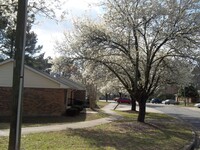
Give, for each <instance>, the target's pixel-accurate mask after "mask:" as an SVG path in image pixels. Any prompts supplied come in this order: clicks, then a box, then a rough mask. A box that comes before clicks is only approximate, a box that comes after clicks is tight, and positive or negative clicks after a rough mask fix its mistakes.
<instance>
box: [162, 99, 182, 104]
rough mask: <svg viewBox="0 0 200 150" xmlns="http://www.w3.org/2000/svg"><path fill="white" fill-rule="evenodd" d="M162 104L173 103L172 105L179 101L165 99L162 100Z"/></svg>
mask: <svg viewBox="0 0 200 150" xmlns="http://www.w3.org/2000/svg"><path fill="white" fill-rule="evenodd" d="M162 103H163V104H168V105H169V104H174V105H178V104H179V102H177V101H175V100H174V99H167V100H165V101H163V102H162Z"/></svg>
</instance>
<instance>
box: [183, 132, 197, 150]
mask: <svg viewBox="0 0 200 150" xmlns="http://www.w3.org/2000/svg"><path fill="white" fill-rule="evenodd" d="M192 134H193V139H192V140H191V141H190V142H189V143H188V144H187V145H185V146H184V148H183V150H194V148H195V145H196V142H197V133H196V132H195V131H194V130H193V131H192Z"/></svg>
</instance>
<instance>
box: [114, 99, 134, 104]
mask: <svg viewBox="0 0 200 150" xmlns="http://www.w3.org/2000/svg"><path fill="white" fill-rule="evenodd" d="M117 102H118V103H127V104H130V103H131V99H130V98H119V99H117Z"/></svg>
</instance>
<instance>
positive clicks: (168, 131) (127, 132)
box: [0, 111, 192, 150]
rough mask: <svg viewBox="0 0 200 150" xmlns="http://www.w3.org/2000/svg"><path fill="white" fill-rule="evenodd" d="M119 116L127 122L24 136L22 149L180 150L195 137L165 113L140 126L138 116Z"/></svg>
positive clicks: (1, 140) (149, 116)
mask: <svg viewBox="0 0 200 150" xmlns="http://www.w3.org/2000/svg"><path fill="white" fill-rule="evenodd" d="M118 112H119V111H118ZM119 113H120V114H121V115H122V116H124V118H123V119H121V120H117V121H114V122H112V123H109V124H104V125H100V126H96V127H92V128H85V129H67V130H65V131H60V132H49V133H39V134H30V135H23V136H22V140H21V149H25V150H68V149H69V150H180V149H183V147H184V145H185V144H186V143H188V142H189V141H190V140H191V138H192V132H191V130H190V128H189V127H187V126H186V125H185V124H183V123H181V122H179V121H178V120H176V119H174V118H171V117H168V116H166V115H164V114H155V113H148V114H147V116H146V123H139V122H137V121H136V118H137V113H133V112H131V111H126V112H119ZM7 143H8V137H1V138H0V146H1V150H7Z"/></svg>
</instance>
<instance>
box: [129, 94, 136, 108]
mask: <svg viewBox="0 0 200 150" xmlns="http://www.w3.org/2000/svg"><path fill="white" fill-rule="evenodd" d="M130 96H131V100H132V106H131V110H132V111H136V100H135V99H134V96H132V95H130Z"/></svg>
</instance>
